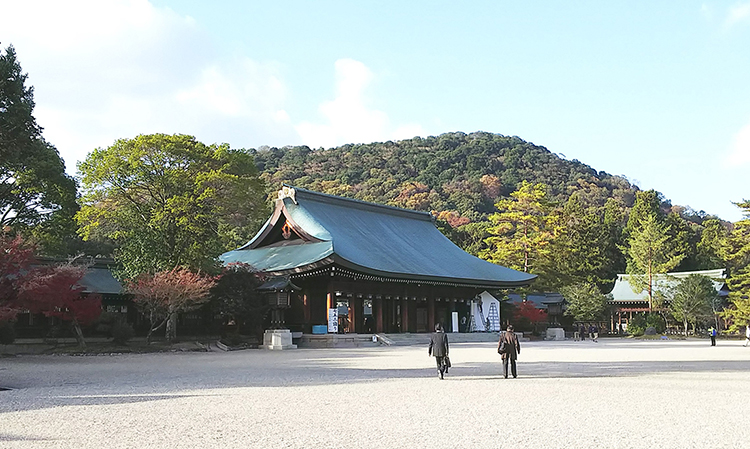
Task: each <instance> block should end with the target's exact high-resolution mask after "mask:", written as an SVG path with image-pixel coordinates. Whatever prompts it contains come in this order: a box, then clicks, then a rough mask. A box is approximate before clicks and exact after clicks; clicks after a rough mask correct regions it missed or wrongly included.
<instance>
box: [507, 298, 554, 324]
mask: <svg viewBox="0 0 750 449" xmlns="http://www.w3.org/2000/svg"><path fill="white" fill-rule="evenodd" d="M513 317H514V318H515V320H516V321H518V322H521V323H524V322H527V323H529V324H531V325H532V326H533V327H534V330H536V329H537V325H538V324H539V323H543V322H545V321H547V311H546V310H542V309H537V308H536V306H535V305H534V303H532V302H531V301H523V302H522V303H521V304H518V305H517V306H516V309H515V313H514V316H513Z"/></svg>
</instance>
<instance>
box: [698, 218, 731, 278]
mask: <svg viewBox="0 0 750 449" xmlns="http://www.w3.org/2000/svg"><path fill="white" fill-rule="evenodd" d="M728 238H729V231H728V230H727V228H726V226H724V224H723V223H722V222H721V220H719V219H716V218H712V219H708V220H706V221H704V222H703V229H702V231H701V236H700V241H699V242H698V243H697V245H696V261H697V264H698V269H701V270H710V269H715V268H724V267H726V262H725V260H724V257H723V254H724V248H725V247H726V245H727V239H728Z"/></svg>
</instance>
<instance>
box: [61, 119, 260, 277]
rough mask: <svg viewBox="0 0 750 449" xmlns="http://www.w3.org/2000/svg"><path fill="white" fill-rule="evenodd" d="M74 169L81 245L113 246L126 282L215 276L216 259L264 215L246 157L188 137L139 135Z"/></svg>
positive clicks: (95, 154)
mask: <svg viewBox="0 0 750 449" xmlns="http://www.w3.org/2000/svg"><path fill="white" fill-rule="evenodd" d="M78 170H79V172H80V174H81V180H82V183H83V187H84V196H83V198H82V204H83V206H82V208H81V211H80V212H79V213H78V214H77V216H76V218H77V220H78V223H79V224H80V226H81V227H80V233H81V235H82V236H83V238H84V239H86V240H112V241H114V242H115V243H116V245H117V249H116V251H115V257H116V259H117V260H118V261H119V262H120V263H121V264H122V266H123V268H124V271H125V273H124V277H131V278H132V277H135V276H138V275H140V274H142V273H154V272H157V271H165V270H172V269H173V268H175V267H177V266H186V267H189V268H191V269H193V270H201V271H213V270H215V269H217V264H216V261H217V259H216V258H217V256H218V255H219V254H221V253H222V252H224V251H228V250H230V249H234V248H236V247H237V246H239V245H240V244H242V243H244V242H246V241H247V240H249V239H250V237H251V236H252V235H253V232H255V230H256V229H257V228H258V227H259V225H260V224H261V220H262V219H263V218H265V216H266V213H267V211H266V204H265V193H264V186H263V183H262V182H261V180H260V179H259V178H258V175H257V169H256V168H255V164H254V162H253V157H252V155H251V154H249V153H248V152H246V151H244V150H233V149H230V148H229V146H228V145H226V144H223V145H204V144H203V143H201V142H198V141H197V140H195V138H194V137H192V136H186V135H173V136H170V135H165V134H153V135H141V136H138V137H136V138H135V139H121V140H118V141H116V142H115V144H114V145H112V146H111V147H109V148H105V149H97V150H95V151H94V152H92V153H90V154H89V155H88V157H87V158H86V160H85V161H83V162H81V163H79V165H78Z"/></svg>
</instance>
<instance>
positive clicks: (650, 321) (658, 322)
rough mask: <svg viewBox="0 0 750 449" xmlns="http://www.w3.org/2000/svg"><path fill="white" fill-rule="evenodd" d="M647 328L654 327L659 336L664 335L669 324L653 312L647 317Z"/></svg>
mask: <svg viewBox="0 0 750 449" xmlns="http://www.w3.org/2000/svg"><path fill="white" fill-rule="evenodd" d="M646 327H653V328H654V330H655V331H656V333H657V334H663V333H664V331H665V330H667V323H666V322H665V321H664V317H662V316H661V315H659V314H658V313H655V312H652V313H649V314H648V315H647V316H646Z"/></svg>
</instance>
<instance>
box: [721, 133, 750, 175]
mask: <svg viewBox="0 0 750 449" xmlns="http://www.w3.org/2000/svg"><path fill="white" fill-rule="evenodd" d="M746 164H750V123H748V124H747V125H745V126H744V127H743V128H742V129H740V131H739V132H738V133H737V134H736V135H735V136H734V141H733V142H732V149H731V151H730V153H729V156H728V157H727V159H726V161H725V165H726V166H727V167H733V168H737V167H738V166H743V165H746Z"/></svg>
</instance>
